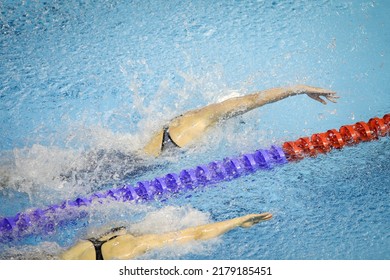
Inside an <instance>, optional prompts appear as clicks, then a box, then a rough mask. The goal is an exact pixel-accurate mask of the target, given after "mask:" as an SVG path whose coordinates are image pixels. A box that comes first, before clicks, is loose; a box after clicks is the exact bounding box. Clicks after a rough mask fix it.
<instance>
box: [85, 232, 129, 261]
mask: <svg viewBox="0 0 390 280" xmlns="http://www.w3.org/2000/svg"><path fill="white" fill-rule="evenodd" d="M122 229H125V227H116V228H113V229H111V230H110V231H108V232H107V233H105V234H103V235H101V236H100V237H99V238H89V239H87V240H88V241H90V242H91V243H92V244H93V247H95V252H96V260H104V258H103V253H102V246H103V244H104V243H106V242H108V241H110V240H113V239H114V238H117V237H118V236H119V235H114V236H112V237H110V238H109V239H107V240H103V241H101V240H99V239H101V238H102V237H103V236H105V235H107V234H109V233H114V232H117V231H119V230H122Z"/></svg>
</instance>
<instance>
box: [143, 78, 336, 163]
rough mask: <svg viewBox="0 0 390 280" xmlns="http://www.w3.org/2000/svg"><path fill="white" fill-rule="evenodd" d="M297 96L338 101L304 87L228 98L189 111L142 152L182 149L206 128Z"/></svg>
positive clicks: (332, 95) (329, 94)
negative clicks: (304, 95)
mask: <svg viewBox="0 0 390 280" xmlns="http://www.w3.org/2000/svg"><path fill="white" fill-rule="evenodd" d="M300 94H306V95H307V96H309V97H310V98H312V99H314V100H316V101H318V102H321V103H322V104H324V105H325V104H326V101H325V100H324V99H323V98H326V99H327V100H329V101H331V102H333V103H336V102H337V98H339V97H338V96H337V95H336V93H335V92H333V91H330V90H327V89H323V88H317V87H311V86H307V85H296V86H292V87H287V88H272V89H268V90H264V91H259V92H255V93H253V94H250V95H246V96H241V97H235V98H230V99H228V100H225V101H223V102H220V103H215V104H210V105H208V106H205V107H203V108H200V109H196V110H192V111H188V112H186V113H184V114H183V115H181V116H179V117H176V118H174V119H173V120H171V121H170V122H169V124H167V125H166V126H164V127H163V128H162V129H161V130H160V131H158V132H157V133H156V134H155V135H154V136H153V137H152V138H151V140H150V141H149V143H148V144H146V146H145V147H144V149H143V150H144V152H145V153H146V154H148V155H151V156H155V157H157V156H159V155H160V154H161V152H162V151H164V149H166V148H167V147H168V146H171V147H177V148H182V147H185V146H187V145H189V144H191V143H193V142H194V141H195V140H197V139H199V138H200V137H201V136H202V135H203V134H204V133H205V131H206V130H207V129H208V128H210V127H212V126H213V125H216V124H218V122H220V121H222V120H226V119H229V118H232V117H235V116H238V115H242V114H244V113H246V112H248V111H250V110H253V109H255V108H258V107H261V106H263V105H266V104H269V103H273V102H276V101H279V100H282V99H284V98H287V97H289V96H294V95H300Z"/></svg>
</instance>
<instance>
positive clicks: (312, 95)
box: [307, 93, 326, 105]
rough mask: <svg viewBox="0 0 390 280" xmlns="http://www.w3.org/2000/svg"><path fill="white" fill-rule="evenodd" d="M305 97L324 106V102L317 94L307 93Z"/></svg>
mask: <svg viewBox="0 0 390 280" xmlns="http://www.w3.org/2000/svg"><path fill="white" fill-rule="evenodd" d="M307 96H309V97H310V98H312V99H314V100H316V101H318V102H320V103H322V104H324V105H326V101H325V100H323V99H321V97H320V96H319V95H318V94H315V93H307Z"/></svg>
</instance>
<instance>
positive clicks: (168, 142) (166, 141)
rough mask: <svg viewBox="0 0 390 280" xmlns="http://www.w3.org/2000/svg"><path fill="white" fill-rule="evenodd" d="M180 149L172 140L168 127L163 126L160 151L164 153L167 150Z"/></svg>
mask: <svg viewBox="0 0 390 280" xmlns="http://www.w3.org/2000/svg"><path fill="white" fill-rule="evenodd" d="M172 147H173V148H180V146H179V145H177V144H176V143H175V141H173V140H172V138H171V135H170V134H169V126H164V134H163V140H162V144H161V151H165V150H166V149H168V148H172Z"/></svg>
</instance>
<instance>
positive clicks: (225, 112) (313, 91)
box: [205, 85, 339, 122]
mask: <svg viewBox="0 0 390 280" xmlns="http://www.w3.org/2000/svg"><path fill="white" fill-rule="evenodd" d="M300 94H307V95H308V96H309V97H310V98H312V99H314V100H316V101H318V102H321V103H322V104H324V105H325V104H326V101H325V100H324V99H322V98H321V97H323V98H326V99H327V100H329V101H331V102H334V103H336V102H337V98H339V97H338V96H337V95H336V93H335V92H334V91H331V90H328V89H323V88H317V87H311V86H306V85H297V86H293V87H287V88H272V89H268V90H263V91H259V92H255V93H253V94H249V95H246V96H242V97H236V98H231V99H228V100H225V101H223V102H221V103H217V104H212V105H209V106H207V107H205V111H206V110H207V111H208V113H209V114H210V119H211V120H212V122H218V121H220V120H222V119H228V118H231V117H235V116H237V115H242V114H244V113H246V112H248V111H250V110H253V109H255V108H258V107H261V106H264V105H266V104H269V103H273V102H276V101H279V100H282V99H285V98H287V97H290V96H294V95H300Z"/></svg>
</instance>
